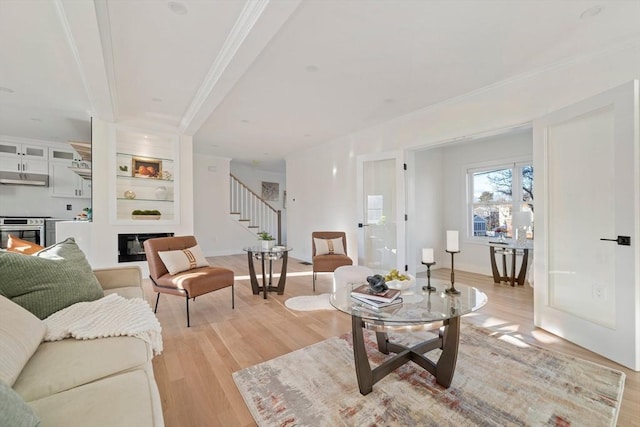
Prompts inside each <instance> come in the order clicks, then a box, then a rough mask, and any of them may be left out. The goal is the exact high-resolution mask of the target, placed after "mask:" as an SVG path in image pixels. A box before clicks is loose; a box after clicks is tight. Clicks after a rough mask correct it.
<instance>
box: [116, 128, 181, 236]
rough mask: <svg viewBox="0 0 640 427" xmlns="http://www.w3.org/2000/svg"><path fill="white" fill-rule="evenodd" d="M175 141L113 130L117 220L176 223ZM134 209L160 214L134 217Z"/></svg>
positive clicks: (176, 141)
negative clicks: (114, 132) (114, 133)
mask: <svg viewBox="0 0 640 427" xmlns="http://www.w3.org/2000/svg"><path fill="white" fill-rule="evenodd" d="M177 144H178V138H177V136H175V135H161V134H152V133H147V132H141V131H135V130H130V129H124V128H118V129H117V131H116V152H115V170H114V176H115V186H114V188H115V195H114V199H115V206H116V208H115V221H116V222H117V223H136V224H145V223H147V224H152V223H153V224H157V223H158V222H159V221H160V222H164V223H176V222H178V206H179V205H178V198H179V197H178V196H179V195H178V186H177V164H178V161H177V157H178V149H177V148H178V147H177ZM134 211H159V212H160V213H161V215H160V216H159V217H157V216H156V217H154V216H141V215H135V216H134V215H133V212H134ZM139 218H143V219H139Z"/></svg>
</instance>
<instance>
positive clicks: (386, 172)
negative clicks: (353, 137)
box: [357, 151, 406, 271]
mask: <svg viewBox="0 0 640 427" xmlns="http://www.w3.org/2000/svg"><path fill="white" fill-rule="evenodd" d="M403 159H404V158H403V155H402V152H399V151H394V152H388V153H376V154H372V155H362V156H358V159H357V176H358V182H357V193H358V227H359V228H358V230H359V232H358V264H359V265H365V266H367V267H370V268H372V269H373V270H377V271H378V270H379V271H388V270H391V269H394V268H395V269H398V270H400V271H404V266H405V264H406V254H405V247H406V244H405V220H404V218H405V185H404V161H403Z"/></svg>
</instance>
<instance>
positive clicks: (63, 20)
mask: <svg viewBox="0 0 640 427" xmlns="http://www.w3.org/2000/svg"><path fill="white" fill-rule="evenodd" d="M53 5H54V7H55V10H56V14H57V15H58V19H59V20H60V25H61V26H62V31H63V32H64V36H65V39H66V40H67V46H69V49H70V50H71V55H72V56H73V60H74V62H75V63H76V68H77V69H78V73H79V74H80V80H82V87H83V88H84V92H85V94H86V95H87V98H88V99H89V104H90V105H91V110H90V111H88V113H89V115H90V116H93V115H95V112H96V102H95V97H94V95H93V92H92V91H91V90H90V88H89V84H88V82H87V74H86V72H85V69H84V67H83V65H82V58H81V57H80V52H79V51H78V46H77V44H76V40H75V38H74V37H73V32H72V31H71V25H69V20H68V19H67V14H66V12H65V10H64V5H63V4H62V0H53Z"/></svg>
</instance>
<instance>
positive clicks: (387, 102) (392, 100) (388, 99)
mask: <svg viewBox="0 0 640 427" xmlns="http://www.w3.org/2000/svg"><path fill="white" fill-rule="evenodd" d="M383 102H384V103H385V104H393V103H394V102H396V100H395V99H393V98H386V99H385V100H384V101H383Z"/></svg>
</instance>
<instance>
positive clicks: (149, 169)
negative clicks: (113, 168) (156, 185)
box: [131, 157, 162, 178]
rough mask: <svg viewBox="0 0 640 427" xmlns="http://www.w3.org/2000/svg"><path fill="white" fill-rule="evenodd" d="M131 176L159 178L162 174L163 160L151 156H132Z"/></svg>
mask: <svg viewBox="0 0 640 427" xmlns="http://www.w3.org/2000/svg"><path fill="white" fill-rule="evenodd" d="M131 176H134V177H136V178H158V177H161V176H162V160H160V159H153V158H150V157H132V158H131Z"/></svg>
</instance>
